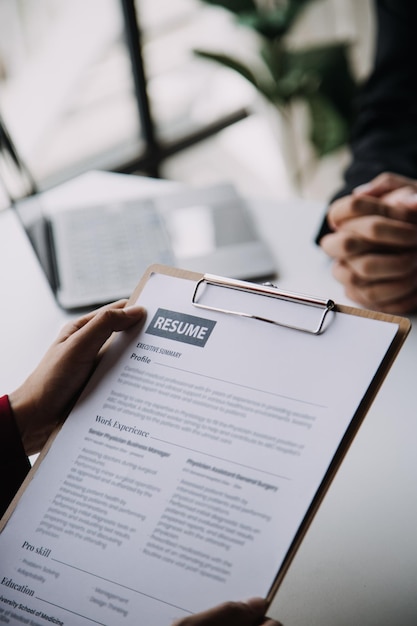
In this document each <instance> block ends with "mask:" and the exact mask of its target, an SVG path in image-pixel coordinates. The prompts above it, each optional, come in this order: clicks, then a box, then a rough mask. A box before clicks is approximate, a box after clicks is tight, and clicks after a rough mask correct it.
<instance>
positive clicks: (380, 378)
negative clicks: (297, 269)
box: [129, 265, 411, 604]
mask: <svg viewBox="0 0 417 626" xmlns="http://www.w3.org/2000/svg"><path fill="white" fill-rule="evenodd" d="M153 273H161V274H167V275H169V276H174V277H177V278H182V279H186V280H190V281H194V282H195V284H196V288H195V291H194V297H195V298H197V297H198V288H199V285H201V284H202V283H204V282H206V281H208V282H210V283H212V284H218V285H219V286H220V287H222V288H228V287H230V288H232V289H245V286H246V288H248V289H254V290H255V292H256V293H258V294H259V295H260V296H262V294H265V295H267V296H272V297H276V298H283V299H285V300H290V301H293V302H299V303H300V305H306V306H314V307H318V308H320V309H321V313H320V315H319V316H318V321H317V326H315V327H314V328H312V329H311V330H309V331H308V332H312V333H313V334H320V333H321V332H322V331H323V325H324V322H325V318H326V315H327V313H328V312H329V311H333V312H334V313H336V314H337V313H344V314H346V315H356V316H358V317H365V318H369V319H374V320H379V321H382V322H391V323H394V324H398V331H397V333H396V336H395V338H394V340H393V342H392V343H391V345H390V347H389V349H388V351H387V352H386V354H385V357H384V358H383V360H382V361H381V364H380V367H379V368H378V372H377V374H376V376H375V377H374V379H373V380H372V382H371V384H370V385H369V387H368V389H367V392H366V394H365V395H364V396H363V398H362V401H361V403H360V405H359V407H358V409H357V411H356V413H355V415H354V416H353V417H352V419H351V422H350V425H349V427H348V429H347V431H346V433H345V435H344V437H343V438H342V440H341V442H340V445H339V447H338V450H337V452H336V454H335V456H334V457H333V460H332V462H331V464H330V466H329V469H328V471H327V472H326V474H325V476H324V478H323V481H322V483H321V485H320V487H319V489H318V490H317V492H316V495H315V497H314V499H313V500H312V502H311V504H310V507H309V509H308V511H307V513H306V515H305V517H304V520H303V522H302V524H301V525H300V527H299V529H298V531H297V533H296V535H295V537H294V540H293V542H292V544H291V546H290V548H289V550H288V553H287V555H286V557H285V559H284V561H283V562H282V564H281V566H280V568H279V571H278V573H277V575H276V578H275V580H274V581H273V583H272V585H271V588H270V590H269V593H268V595H267V601H268V603H269V604H271V602H272V601H273V599H274V596H275V594H276V593H277V591H278V589H279V587H280V585H281V583H282V581H283V579H284V577H285V574H286V573H287V570H288V568H289V567H290V565H291V562H292V560H293V559H294V557H295V554H296V552H297V550H298V548H299V547H300V545H301V543H302V541H303V538H304V536H305V534H306V533H307V530H308V528H309V526H310V524H311V523H312V521H313V519H314V516H315V514H316V513H317V511H318V509H319V507H320V504H321V502H322V501H323V499H324V497H325V495H326V493H327V491H328V489H329V487H330V485H331V483H332V481H333V479H334V477H335V476H336V473H337V471H338V469H339V467H340V466H341V464H342V461H343V459H344V457H345V456H346V453H347V452H348V450H349V447H350V445H351V443H352V442H353V440H354V438H355V436H356V433H357V432H358V430H359V428H360V426H361V424H362V422H363V420H364V419H365V416H366V414H367V413H368V410H369V409H370V407H371V405H372V403H373V401H374V399H375V397H376V395H377V393H378V391H379V389H380V387H381V385H382V383H383V382H384V380H385V378H386V376H387V374H388V372H389V370H390V368H391V366H392V365H393V363H394V361H395V359H396V357H397V354H398V353H399V351H400V349H401V346H402V345H403V343H404V341H405V340H406V338H407V335H408V334H409V332H410V330H411V322H410V320H409V319H407V318H405V317H401V316H397V315H390V314H386V313H379V312H376V311H370V310H368V309H360V308H357V307H353V306H347V305H343V304H337V303H336V302H334V301H333V300H322V299H318V298H313V297H310V296H304V295H300V294H296V293H290V292H283V291H280V289H279V288H277V287H275V286H273V285H271V284H270V283H268V284H266V285H256V284H253V283H245V282H244V281H236V280H230V279H226V278H222V277H218V276H212V275H208V274H200V273H197V272H190V271H186V270H182V269H177V268H171V267H166V266H164V265H153V266H151V267H149V268H148V269H147V271H146V273H145V274H144V276H143V277H142V279H141V281H140V282H139V284H138V286H137V287H136V289H135V290H134V292H133V294H132V297H131V298H130V300H129V303H130V304H133V303H134V302H136V301H137V299H138V298H139V296H140V293H141V291H142V289H143V288H144V286H145V284H146V283H147V281H148V280H149V278H150V276H151V275H152V274H153ZM203 308H210V307H205V306H204V307H203ZM215 310H217V311H218V310H219V309H215ZM224 313H225V314H236V315H244V316H245V317H254V318H256V319H259V318H258V317H257V316H251V315H247V314H246V313H244V312H234V311H229V310H227V311H224ZM263 321H265V322H271V321H272V322H273V323H278V324H279V322H277V321H275V320H263ZM284 326H286V324H284ZM292 328H294V327H292ZM295 329H296V330H299V331H301V332H302V331H305V330H306V329H304V328H301V329H300V328H295Z"/></svg>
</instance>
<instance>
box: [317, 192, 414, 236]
mask: <svg viewBox="0 0 417 626" xmlns="http://www.w3.org/2000/svg"><path fill="white" fill-rule="evenodd" d="M411 197H415V194H414V192H412V191H411V190H410V188H409V187H407V188H404V189H403V190H401V194H399V193H397V192H395V193H393V194H392V195H390V194H388V195H387V196H384V198H383V199H377V198H371V197H367V196H363V197H362V196H360V197H355V196H346V198H340V199H339V200H336V201H335V202H334V203H333V204H332V205H331V206H330V208H329V212H328V215H327V221H328V223H329V225H330V228H332V230H338V229H339V228H341V227H342V226H343V224H345V223H346V222H347V221H350V220H352V219H355V218H357V217H363V216H370V215H374V216H381V217H385V218H390V219H393V220H399V221H402V222H411V223H412V224H413V223H414V224H415V223H417V202H416V203H415V204H413V202H411V201H410V200H409V198H411Z"/></svg>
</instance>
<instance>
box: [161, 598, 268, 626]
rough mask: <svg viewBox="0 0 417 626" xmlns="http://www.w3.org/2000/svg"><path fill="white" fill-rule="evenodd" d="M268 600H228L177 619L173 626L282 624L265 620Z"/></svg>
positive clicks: (257, 625)
mask: <svg viewBox="0 0 417 626" xmlns="http://www.w3.org/2000/svg"><path fill="white" fill-rule="evenodd" d="M266 608H267V605H266V602H265V600H263V599H261V598H254V599H252V600H249V601H248V602H246V603H244V602H226V603H224V604H221V605H220V606H217V607H215V608H213V609H209V610H208V611H204V612H202V613H197V614H195V615H190V616H189V617H186V618H184V619H181V620H178V621H176V622H175V623H174V624H173V625H172V626H259V625H260V624H267V625H268V626H280V624H279V623H278V622H276V621H274V620H270V619H268V618H266V619H267V621H266V622H265V621H264V620H265V618H264V615H265V612H266Z"/></svg>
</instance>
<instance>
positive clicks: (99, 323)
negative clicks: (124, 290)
mask: <svg viewBox="0 0 417 626" xmlns="http://www.w3.org/2000/svg"><path fill="white" fill-rule="evenodd" d="M145 316H146V312H145V310H144V309H143V307H139V306H132V307H123V308H120V307H116V308H109V307H103V308H102V309H99V310H98V311H96V313H95V315H93V316H92V317H90V319H89V320H88V321H87V322H86V323H84V324H83V325H82V326H81V327H80V326H78V325H77V323H76V332H75V331H73V332H71V333H69V334H68V335H67V338H66V339H65V341H67V342H68V341H71V343H72V348H73V350H76V351H78V352H79V353H80V355H81V354H83V355H84V357H85V358H86V359H88V358H89V357H91V356H93V355H95V354H97V353H98V352H99V350H100V348H101V347H102V346H103V344H104V343H105V342H106V341H107V339H108V338H109V337H110V335H111V334H112V333H113V332H117V331H122V330H128V329H129V328H130V327H131V326H133V325H135V324H137V323H138V322H140V321H143V320H144V318H145Z"/></svg>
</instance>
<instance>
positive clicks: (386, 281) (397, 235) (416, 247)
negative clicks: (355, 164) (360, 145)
mask: <svg viewBox="0 0 417 626" xmlns="http://www.w3.org/2000/svg"><path fill="white" fill-rule="evenodd" d="M327 219H328V223H329V225H330V227H331V229H332V230H333V231H334V232H333V233H331V234H329V235H325V236H324V237H323V238H322V239H321V241H320V245H321V247H322V248H323V250H324V251H325V252H326V253H327V254H328V255H329V256H330V257H331V258H332V259H333V268H332V271H333V275H334V277H335V278H336V279H337V280H338V281H339V282H341V283H342V284H343V285H344V288H345V293H346V295H347V296H348V297H349V298H350V299H351V300H354V301H356V302H358V303H359V304H361V305H362V306H364V307H366V308H369V309H374V310H379V311H382V312H386V313H395V314H400V315H403V314H406V313H410V312H412V311H415V310H417V271H416V270H417V181H416V180H413V179H410V178H405V177H404V176H399V175H396V174H390V173H385V174H381V175H380V176H377V177H376V178H375V179H373V180H372V181H371V182H369V183H367V184H365V185H361V186H360V187H358V188H357V189H355V190H354V192H353V193H352V194H351V195H349V196H345V197H343V198H340V199H339V200H336V201H335V202H334V203H333V204H332V205H331V206H330V208H329V212H328V216H327Z"/></svg>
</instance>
